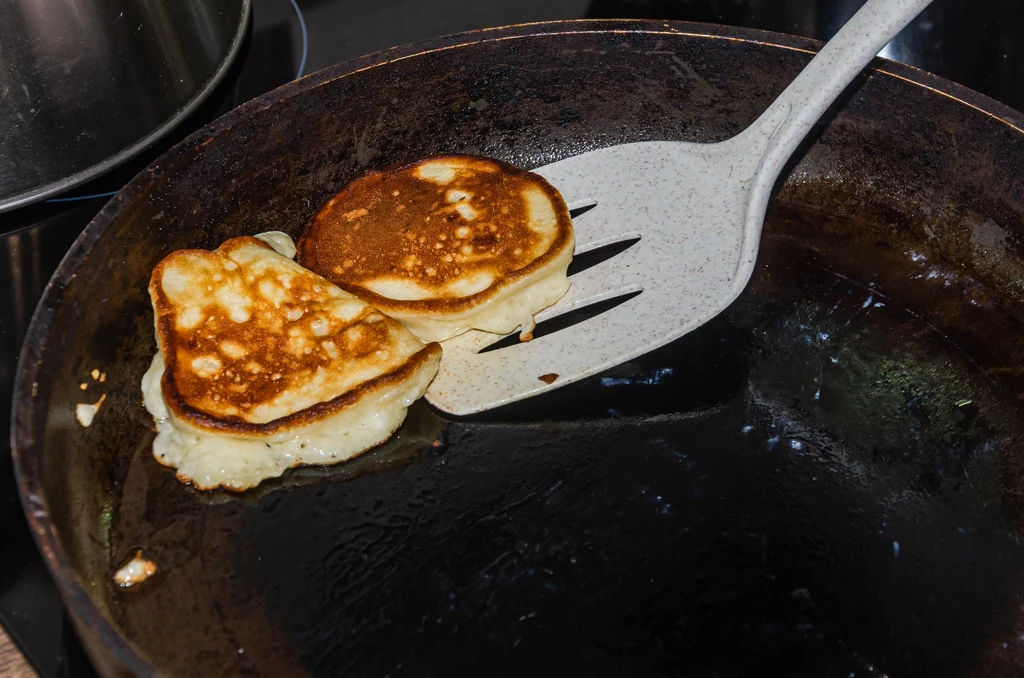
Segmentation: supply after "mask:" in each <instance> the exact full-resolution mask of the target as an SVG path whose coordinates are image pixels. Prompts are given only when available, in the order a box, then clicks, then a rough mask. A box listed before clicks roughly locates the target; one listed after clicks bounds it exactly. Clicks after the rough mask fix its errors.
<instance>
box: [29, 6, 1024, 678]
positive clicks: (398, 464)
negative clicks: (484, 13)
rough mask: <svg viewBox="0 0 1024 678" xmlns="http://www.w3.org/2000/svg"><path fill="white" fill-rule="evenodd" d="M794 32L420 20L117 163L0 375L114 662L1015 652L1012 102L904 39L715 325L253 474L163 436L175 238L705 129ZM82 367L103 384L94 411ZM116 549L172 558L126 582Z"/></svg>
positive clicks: (670, 663)
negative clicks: (231, 477) (442, 163)
mask: <svg viewBox="0 0 1024 678" xmlns="http://www.w3.org/2000/svg"><path fill="white" fill-rule="evenodd" d="M816 45H817V43H812V42H811V41H807V40H802V39H799V38H792V37H786V36H780V35H774V34H769V33H763V32H758V31H750V30H740V29H727V28H721V27H714V26H707V25H699V24H684V23H662V22H578V23H554V24H545V25H539V26H538V25H535V26H522V27H515V28H504V29H496V30H490V31H483V32H479V33H472V34H468V35H463V36H456V37H453V38H444V39H440V40H434V41H430V42H427V43H423V44H419V45H415V46H412V47H402V48H398V49H395V50H391V51H388V52H385V53H383V54H379V55H375V56H370V57H366V58H363V59H360V60H357V61H354V62H350V63H347V64H343V65H341V66H338V67H335V68H332V69H328V70H326V71H323V72H320V73H318V74H315V75H312V76H310V77H308V78H305V79H303V80H301V81H298V82H296V83H292V84H290V85H287V86H285V87H283V88H281V89H279V90H277V91H275V92H272V93H270V94H268V95H266V96H264V97H261V98H260V99H258V100H256V101H253V102H251V103H249V104H247V105H245V106H243V107H241V108H239V109H237V110H236V111H234V112H232V113H231V114H229V115H227V116H226V117H224V118H222V119H220V120H218V121H217V122H215V123H214V124H212V125H211V126H209V127H207V128H206V129H204V130H202V131H200V132H198V133H197V134H195V135H193V136H192V137H191V138H190V139H189V140H187V141H185V142H183V143H182V144H180V145H179V146H177V147H176V148H175V149H174V150H172V151H171V152H170V153H168V154H167V155H165V156H164V157H163V158H162V159H161V160H160V161H159V162H158V163H157V164H155V165H154V166H152V167H151V168H150V169H149V170H147V171H146V172H144V173H143V174H141V175H140V176H138V177H137V178H136V179H135V180H134V181H133V182H132V183H131V185H130V186H128V187H127V188H126V189H125V190H123V191H122V192H121V193H120V194H119V195H118V196H117V197H116V198H114V199H113V200H112V201H111V202H110V204H108V205H107V206H106V208H105V209H104V210H103V211H102V212H101V213H100V215H99V216H98V217H97V218H96V219H95V220H94V222H93V223H92V224H91V225H90V227H89V228H88V229H87V230H86V232H85V233H84V234H83V235H82V237H80V238H79V240H78V241H77V243H76V244H75V246H74V247H73V249H72V250H71V252H70V253H69V254H68V256H67V258H66V259H65V261H64V263H63V264H62V266H61V267H60V269H59V270H58V272H57V274H56V275H55V277H54V279H53V281H52V282H51V284H50V286H49V288H48V289H47V292H46V294H45V296H44V298H43V301H42V303H41V305H40V306H39V309H38V310H37V312H36V315H35V318H34V320H33V324H32V327H31V329H30V330H29V333H28V339H27V341H26V344H25V349H24V351H23V353H22V357H21V362H20V372H19V374H18V382H17V387H16V392H15V401H16V402H15V425H14V448H15V456H16V462H17V467H18V470H19V474H20V475H19V478H20V487H21V491H22V493H23V499H24V502H25V507H26V511H27V513H28V517H29V521H30V523H31V525H32V527H33V529H34V530H35V533H36V537H37V539H38V542H39V545H40V547H41V548H42V550H43V553H44V556H45V558H46V561H47V563H48V565H49V567H50V569H51V571H52V572H53V573H54V575H55V576H56V578H57V581H58V583H59V585H60V587H61V590H62V592H63V595H64V597H65V600H66V602H67V604H68V607H69V609H70V610H71V612H72V614H73V615H74V617H75V619H76V620H77V623H78V627H79V631H80V632H81V633H82V635H83V636H84V640H85V642H86V645H87V647H88V649H89V651H90V653H91V656H92V657H93V659H94V661H95V662H96V663H97V665H98V666H99V667H100V668H101V670H103V671H104V672H107V673H111V674H119V673H120V674H125V673H129V674H149V673H152V672H161V673H167V674H179V675H226V674H262V675H271V676H279V675H305V674H309V675H328V676H333V675H342V674H344V675H370V676H378V675H393V676H398V675H409V676H419V675H461V674H466V673H472V674H473V675H479V674H481V673H486V674H489V675H516V676H520V675H523V673H524V672H528V674H534V675H538V674H539V675H553V674H556V673H558V674H564V673H567V672H568V673H570V674H571V675H616V676H620V675H698V676H733V675H758V676H765V675H778V674H782V673H785V674H787V675H798V676H804V675H806V676H849V675H853V676H881V675H889V676H913V675H923V676H937V675H950V676H967V675H970V676H1010V675H1015V674H1018V673H1019V672H1020V671H1022V670H1024V651H1022V648H1024V640H1022V634H1024V616H1022V613H1021V594H1022V587H1021V584H1022V577H1021V575H1022V571H1024V570H1022V568H1024V546H1022V544H1021V534H1022V533H1021V520H1020V519H1021V515H1022V514H1021V509H1022V505H1021V496H1022V495H1021V492H1022V489H1024V484H1022V478H1024V450H1022V447H1024V436H1022V431H1021V428H1022V423H1021V422H1022V419H1021V411H1022V398H1024V370H1022V368H1024V361H1022V353H1024V345H1022V342H1021V339H1020V337H1021V336H1022V333H1021V329H1022V321H1024V287H1022V286H1021V280H1022V279H1024V275H1022V273H1024V243H1022V240H1021V239H1022V237H1024V184H1022V182H1021V179H1020V177H1022V176H1024V143H1022V142H1024V134H1022V131H1021V129H1020V128H1019V125H1020V124H1021V123H1020V120H1021V116H1020V114H1018V113H1016V112H1014V111H1012V110H1010V109H1007V108H1005V107H1003V106H1000V105H999V104H996V103H995V102H993V101H991V100H988V99H986V98H984V97H981V96H979V95H977V94H974V93H972V92H969V91H967V90H965V89H963V88H961V87H958V86H956V85H953V84H951V83H948V82H945V81H943V80H940V79H938V78H935V77H933V76H930V75H928V74H926V73H922V72H919V71H915V70H912V69H910V68H906V67H903V66H899V65H896V64H892V63H888V62H878V63H877V64H876V66H875V69H874V70H872V71H870V73H869V74H868V75H867V76H866V77H864V78H862V79H861V81H859V82H858V83H857V84H856V85H855V86H854V87H853V88H851V92H850V94H849V96H847V97H846V98H845V100H844V101H842V102H841V103H840V106H839V109H838V112H837V113H835V114H834V115H833V116H832V117H831V118H830V120H829V122H828V124H827V125H826V126H825V127H824V129H823V130H822V131H821V133H820V135H819V136H818V138H817V139H816V140H814V141H813V143H809V144H808V146H807V148H806V152H805V153H804V155H803V156H802V158H801V159H800V161H799V162H798V163H797V164H796V165H795V166H794V167H793V169H792V172H791V173H790V174H789V176H788V178H787V179H786V181H785V183H784V185H782V186H781V187H780V190H779V193H778V197H777V199H776V201H775V203H774V204H773V207H772V209H771V211H770V213H769V218H768V222H767V225H766V230H765V234H764V242H763V246H762V251H761V255H760V259H759V264H758V271H757V273H756V274H755V276H754V279H753V281H752V282H751V284H750V287H749V289H748V290H747V292H746V293H745V294H744V295H743V296H742V297H741V298H740V299H739V300H737V301H736V303H735V304H734V305H733V306H732V307H731V308H730V309H729V311H728V312H727V313H726V314H724V315H723V316H721V317H719V318H717V319H716V320H714V321H713V322H711V323H709V324H708V325H707V326H706V327H704V328H702V329H701V330H700V331H698V332H695V333H693V334H691V335H688V336H687V337H685V338H683V339H681V340H680V341H678V342H676V343H674V344H672V345H670V346H668V347H666V348H664V349H661V350H659V351H657V352H655V353H652V354H650V355H648V356H646V357H644V358H643V359H641V360H638V361H636V362H634V363H630V364H627V365H623V366H621V367H620V368H617V369H616V370H614V371H613V372H611V373H608V374H606V375H602V376H600V377H597V378H594V379H591V380H588V381H586V382H584V383H580V384H577V385H574V386H571V387H567V388H564V389H562V390H559V391H556V392H554V393H552V394H549V395H548V396H546V397H541V398H536V399H534V400H531V401H527V402H524V403H521V404H519V405H517V406H515V407H511V408H508V409H505V410H498V411H495V412H492V413H490V414H488V415H486V416H481V417H477V418H473V419H465V420H458V421H452V420H450V419H448V418H446V417H444V416H443V415H441V414H439V413H437V412H434V411H432V410H431V409H430V408H429V407H427V406H426V405H423V404H420V405H418V406H416V407H414V408H413V410H412V411H411V412H410V416H409V419H408V421H407V423H406V424H405V426H404V427H403V428H402V429H401V431H400V433H399V435H398V436H397V438H396V439H395V440H393V441H391V442H389V443H387V444H385V445H384V446H382V447H381V448H380V449H378V450H376V451H374V452H371V453H369V454H367V455H365V456H364V457H362V458H360V459H358V460H356V461H354V462H352V463H349V464H345V465H341V466H338V467H335V468H329V469H319V468H311V469H302V470H297V471H294V472H291V473H288V474H286V475H285V477H283V478H281V479H279V480H275V481H271V482H267V483H264V484H263V485H262V486H260V487H259V488H258V489H256V490H254V491H251V492H249V493H246V494H243V495H233V494H229V493H224V492H213V493H201V492H195V491H193V490H191V489H190V488H187V487H184V486H182V485H180V484H179V483H178V482H177V481H176V480H175V479H174V474H173V472H172V471H170V470H168V469H165V468H162V467H160V466H158V465H157V464H156V463H155V462H154V461H153V459H152V457H151V454H150V450H149V446H150V443H151V440H152V432H151V421H150V419H149V416H148V415H147V414H146V413H145V411H144V410H143V409H142V406H141V398H140V392H139V380H140V378H141V376H142V374H143V372H144V371H145V368H146V366H147V365H148V362H149V359H150V357H151V355H152V353H153V351H154V349H155V344H154V340H153V336H152V334H153V332H152V316H151V311H150V306H149V300H148V297H147V294H146V281H147V279H148V277H149V273H150V270H151V269H152V267H153V266H154V264H156V263H157V261H159V260H160V259H161V258H162V257H163V256H165V255H166V254H167V253H168V252H170V251H172V250H175V249H178V248H184V247H205V248H213V247H216V246H217V245H218V244H219V243H220V242H221V241H223V240H224V239H226V238H229V237H231V236H235V235H239V234H242V233H255V232H259V231H263V230H268V229H283V230H285V231H288V232H289V233H291V234H292V235H298V233H299V232H300V231H301V229H302V227H303V225H304V223H305V222H306V220H307V219H308V218H309V216H310V215H311V214H312V213H313V211H314V210H315V209H316V208H317V206H318V205H319V204H320V203H321V202H323V201H324V200H325V199H327V198H328V197H329V196H331V195H332V194H333V193H334V192H335V191H337V190H338V189H339V188H340V187H341V186H342V185H343V184H344V183H345V182H346V181H347V180H348V179H350V178H351V177H353V176H354V175H355V174H357V173H358V172H360V171H362V170H363V169H365V168H368V167H373V166H380V165H386V164H391V163H396V162H402V161H409V160H413V159H416V158H419V157H422V156H425V155H428V154H432V153H443V152H458V153H477V154H483V155H489V156H494V157H498V158H501V159H504V160H508V161H511V162H513V163H516V164H518V165H520V166H523V167H534V166H538V165H542V164H546V163H549V162H552V161H554V160H558V159H560V158H562V157H565V156H567V155H570V154H575V153H580V152H583V151H586V150H588V149H591V148H595V147H599V146H603V145H608V144H616V143H623V142H630V141H641V140H648V139H678V140H686V141H703V142H709V141H716V140H720V139H723V138H726V137H729V136H731V135H733V134H735V133H737V132H739V131H740V130H741V129H742V128H743V127H744V126H745V125H746V124H747V123H749V122H750V121H752V120H753V119H754V118H755V117H756V116H757V114H758V113H760V112H761V111H762V110H763V109H764V107H765V106H767V105H768V103H769V102H770V101H772V100H773V99H774V98H775V96H776V95H777V94H778V93H779V92H780V91H781V90H782V88H783V87H784V86H785V84H786V83H788V82H789V81H790V80H791V79H792V78H793V77H794V76H795V75H796V74H797V72H798V71H799V70H800V69H801V68H802V67H803V66H804V65H805V64H806V62H807V61H808V60H809V58H810V55H811V52H812V51H813V50H814V48H815V47H816ZM566 331H571V330H566ZM93 368H98V369H100V370H103V371H105V372H106V374H107V381H106V382H105V384H103V385H93V386H92V387H90V390H89V396H88V399H92V398H93V397H94V395H95V394H97V393H99V392H101V391H102V392H106V393H107V394H108V398H107V401H106V403H105V405H104V407H103V409H102V410H101V411H100V414H99V416H98V417H97V420H96V422H95V423H94V424H93V426H92V427H90V428H88V429H83V428H82V427H80V426H79V425H78V424H77V423H76V422H75V418H74V405H75V403H77V402H83V401H84V400H86V399H87V398H86V396H83V394H82V392H81V391H80V390H79V384H80V383H81V382H83V381H87V382H88V381H89V377H88V373H89V371H90V370H92V369H93ZM435 440H439V441H440V445H438V446H434V445H433V444H432V443H433V442H434V441H435ZM138 548H143V549H144V550H145V552H146V553H147V555H149V556H150V557H151V558H152V559H153V560H155V561H156V563H157V564H158V566H159V568H160V569H159V572H158V573H157V575H156V576H154V577H153V578H151V579H150V580H149V581H147V582H145V583H144V584H142V585H141V586H139V587H137V588H135V589H130V590H121V589H118V588H117V587H116V586H114V584H113V582H112V579H111V575H112V573H113V571H114V570H115V569H116V568H117V567H118V566H119V565H121V564H122V563H123V562H124V561H125V560H127V559H128V558H129V557H130V556H131V555H132V554H133V553H134V552H135V550H136V549H138Z"/></svg>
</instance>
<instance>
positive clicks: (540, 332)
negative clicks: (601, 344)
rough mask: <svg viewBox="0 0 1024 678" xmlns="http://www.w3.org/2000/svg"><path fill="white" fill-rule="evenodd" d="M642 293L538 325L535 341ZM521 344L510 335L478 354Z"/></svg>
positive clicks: (534, 331) (604, 302)
mask: <svg viewBox="0 0 1024 678" xmlns="http://www.w3.org/2000/svg"><path fill="white" fill-rule="evenodd" d="M616 244H617V243H616ZM641 293H643V290H632V291H629V292H626V293H624V294H620V295H618V296H615V297H612V298H610V299H602V300H600V301H595V302H594V303H592V304H589V305H587V306H583V307H581V308H577V309H573V310H572V311H569V312H568V313H563V314H562V315H559V316H556V317H554V318H551V319H550V320H545V321H544V322H540V323H537V327H536V329H534V330H533V341H537V340H538V339H540V338H541V337H543V336H545V335H548V334H554V333H555V332H558V331H561V330H564V329H568V328H570V327H572V326H573V325H579V324H580V323H582V322H585V321H587V320H590V319H591V318H593V317H594V316H598V315H601V314H602V313H605V312H607V311H610V310H612V309H613V308H615V307H616V306H620V305H622V304H624V303H626V302H627V301H629V300H630V299H632V298H633V297H636V296H638V295H640V294H641ZM521 343H523V342H521V341H520V340H519V333H518V332H514V333H512V334H510V335H508V336H507V337H504V338H503V339H499V340H498V341H496V342H494V343H493V344H491V345H490V346H485V347H484V348H482V349H480V350H479V351H478V353H488V352H490V351H497V350H499V349H502V348H508V347H509V346H515V345H517V344H521Z"/></svg>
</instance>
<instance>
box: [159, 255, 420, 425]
mask: <svg viewBox="0 0 1024 678" xmlns="http://www.w3.org/2000/svg"><path fill="white" fill-rule="evenodd" d="M150 294H151V296H152V299H153V304H154V309H155V312H156V316H157V332H158V337H159V340H160V346H161V349H162V350H163V352H164V358H165V363H166V370H165V373H164V381H163V386H164V388H163V391H164V395H165V399H166V400H167V401H168V406H169V407H171V408H172V409H175V407H174V406H175V405H176V404H177V405H178V406H179V407H178V409H179V410H180V411H177V412H176V413H177V414H179V416H181V415H182V414H183V413H184V414H186V415H187V414H188V413H190V412H192V413H195V414H198V415H200V417H199V418H200V419H201V420H202V421H195V422H193V423H195V424H197V425H204V424H205V425H206V427H210V421H209V420H207V417H202V416H201V415H207V416H208V417H209V418H212V419H213V420H219V421H221V422H232V421H234V422H240V423H247V424H266V423H267V422H271V421H275V420H281V419H282V418H287V417H289V416H291V415H294V414H295V413H297V412H300V411H302V410H306V409H307V408H311V407H312V406H314V405H318V404H321V403H325V402H326V401H330V400H332V399H335V398H337V397H338V396H340V395H342V394H346V393H349V392H351V391H352V390H353V389H355V388H357V387H360V386H361V385H364V384H366V383H367V382H369V381H371V380H373V379H377V378H379V377H381V376H382V375H386V374H388V373H391V372H394V371H396V370H398V369H399V368H401V367H403V365H404V364H405V363H406V361H407V360H408V359H409V358H410V357H411V356H413V355H414V354H416V353H417V352H418V351H420V350H421V349H423V344H422V343H421V342H420V341H419V340H418V339H416V338H415V337H414V336H412V335H411V333H409V332H408V330H406V329H405V328H404V327H402V326H401V324H400V323H398V322H397V321H395V320H392V319H391V318H388V317H387V316H385V315H383V314H381V313H379V312H378V311H376V310H375V309H374V308H372V307H370V306H367V305H366V304H364V303H362V302H361V301H359V300H358V299H355V298H353V297H351V296H350V295H348V294H346V293H345V292H343V291H341V290H339V289H338V288H337V287H335V286H334V285H331V284H330V283H328V282H327V281H325V280H323V279H322V278H321V277H320V276H317V275H315V274H313V273H311V272H309V271H306V270H304V269H303V268H301V267H300V266H298V265H297V264H295V263H294V262H292V261H290V260H288V259H286V258H284V257H282V256H280V255H278V254H276V253H275V252H273V250H272V249H271V248H270V247H269V246H268V245H266V244H265V243H263V242H261V241H260V240H257V239H255V238H249V237H242V238H234V239H232V240H229V241H227V242H226V243H224V244H223V245H222V246H221V247H220V248H219V249H218V250H216V251H213V252H209V251H206V250H181V251H178V252H174V253H172V254H170V255H169V256H168V257H166V258H165V259H164V260H163V261H161V262H160V264H158V265H157V267H156V268H155V269H154V271H153V277H152V280H151V283H150ZM435 347H436V345H435ZM307 418H309V417H307ZM215 428H223V427H215ZM228 428H230V427H228ZM243 428H246V429H248V428H251V427H243Z"/></svg>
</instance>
